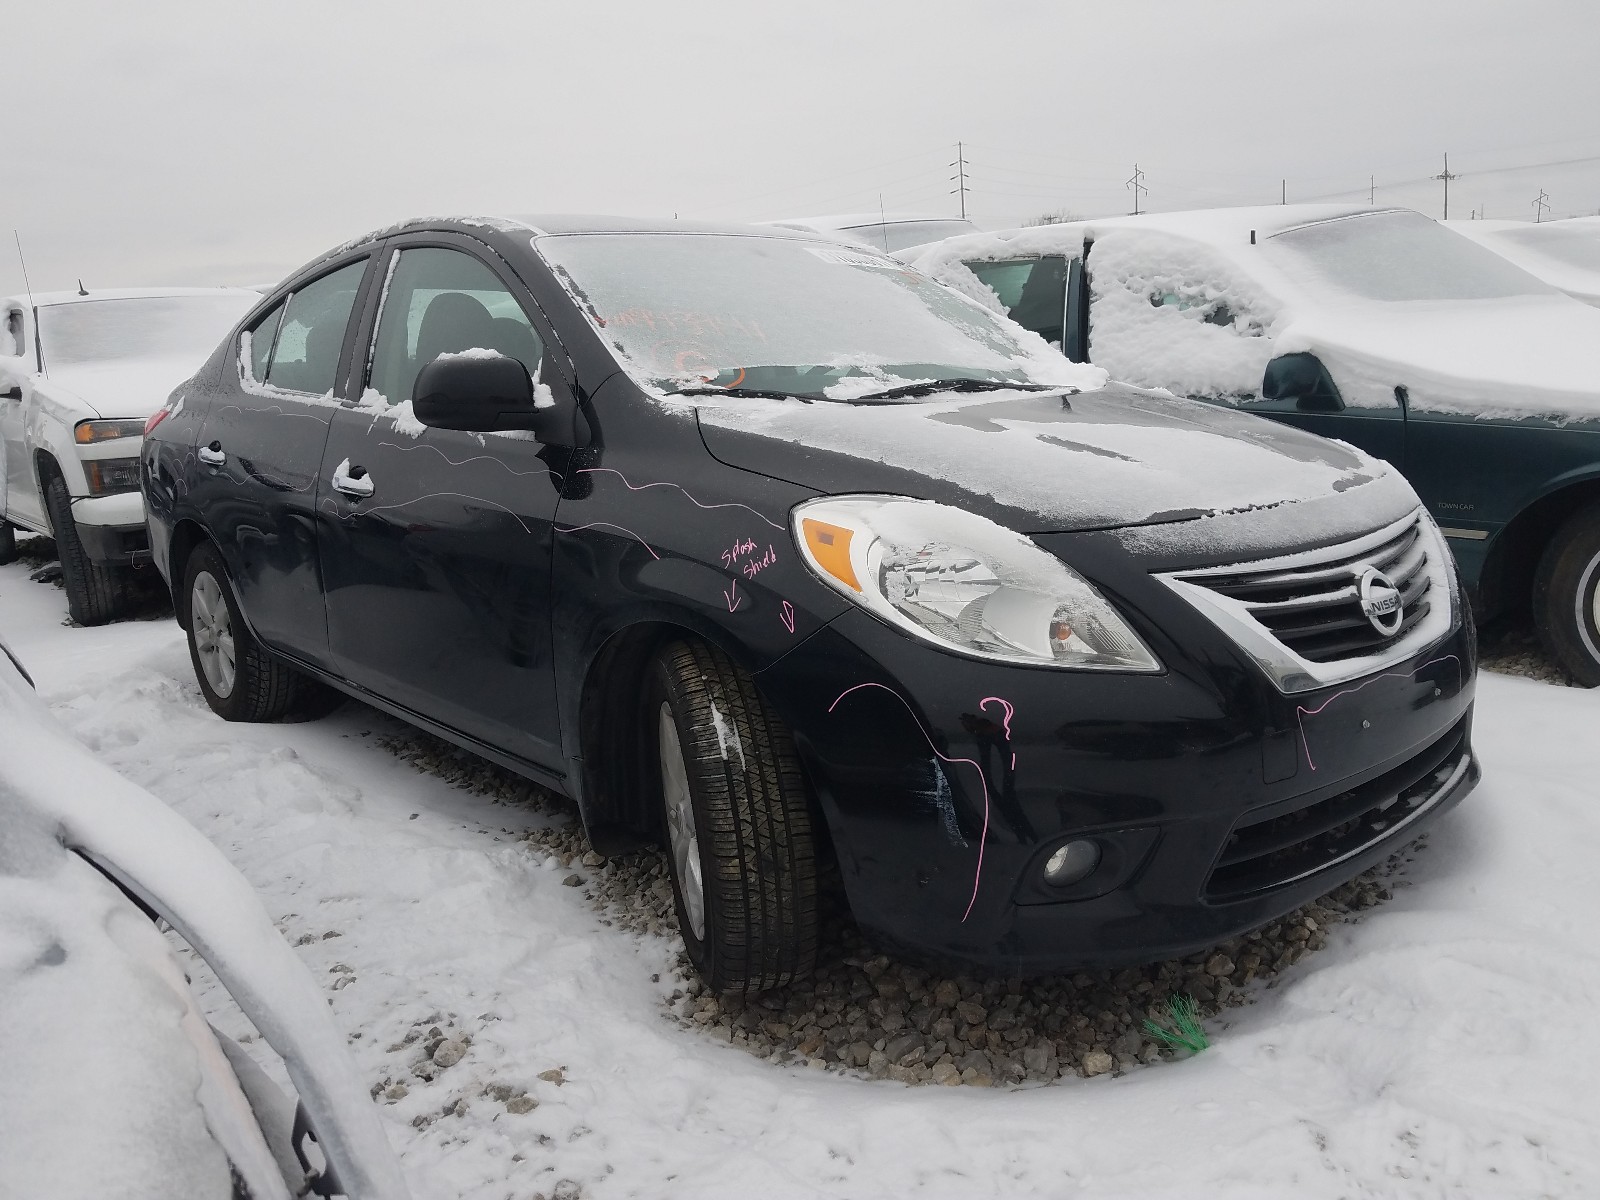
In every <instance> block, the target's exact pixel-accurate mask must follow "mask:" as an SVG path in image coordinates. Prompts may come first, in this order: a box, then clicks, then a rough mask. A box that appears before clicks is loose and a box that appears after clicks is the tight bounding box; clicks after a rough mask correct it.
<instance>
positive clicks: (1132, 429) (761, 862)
mask: <svg viewBox="0 0 1600 1200" xmlns="http://www.w3.org/2000/svg"><path fill="white" fill-rule="evenodd" d="M142 463H143V483H144V490H145V497H146V501H147V504H148V511H149V519H150V530H151V541H152V546H153V549H154V555H155V561H156V562H157V564H158V565H159V568H160V570H161V571H162V572H163V573H164V574H165V575H166V577H167V578H168V580H169V581H170V582H171V584H172V588H173V595H174V596H175V597H176V598H177V615H178V620H179V621H180V622H181V623H182V625H183V627H184V628H185V630H186V631H187V632H188V636H189V642H190V647H191V651H192V655H193V658H194V664H195V668H196V673H197V675H198V678H199V682H200V687H201V689H202V691H203V692H204V694H205V697H206V699H207V700H208V701H209V702H210V704H211V707H212V708H213V709H215V710H216V711H217V712H218V713H219V714H220V715H222V716H223V717H225V718H227V719H229V720H255V721H259V720H267V719H270V718H273V717H275V716H278V715H279V714H281V713H283V712H285V711H286V710H287V709H288V708H290V707H291V706H293V705H294V704H295V703H296V699H297V697H298V696H301V695H303V694H306V693H308V692H309V691H310V690H311V689H313V688H316V687H319V686H322V685H329V684H331V685H333V686H334V687H336V688H338V689H341V690H343V691H344V692H347V693H349V694H351V695H354V696H358V697H360V698H361V699H363V700H365V701H367V702H368V703H371V704H373V705H376V706H377V707H379V708H382V709H386V710H388V711H390V712H393V713H396V714H398V715H399V716H401V717H404V718H405V719H406V720H408V721H412V722H414V723H415V724H417V725H419V726H422V727H423V728H425V729H428V730H431V731H433V732H435V733H437V734H439V735H441V736H443V737H446V738H449V739H451V740H452V741H454V742H456V743H458V744H460V745H462V746H466V747H468V748H470V749H472V750H473V751H475V752H477V753H479V754H482V755H484V756H486V757H488V758H490V759H493V760H495V761H497V762H500V763H502V764H505V765H506V766H508V767H510V768H512V769H514V770H516V771H518V772H521V773H523V774H524V775H526V776H528V777H530V778H532V779H535V780H537V781H539V782H541V783H543V784H545V785H548V786H549V787H551V788H555V789H558V790H560V791H562V792H564V793H566V794H567V795H569V796H571V797H572V798H574V799H575V800H576V802H577V804H578V806H579V808H580V810H581V812H582V815H583V820H584V822H585V824H586V826H587V828H588V831H589V835H590V838H591V840H592V841H593V843H594V845H595V847H596V848H597V849H599V850H600V852H602V853H612V852H616V851H618V850H620V849H622V848H625V847H628V846H630V845H636V844H638V843H640V842H641V841H644V840H647V839H652V838H661V839H662V840H663V841H664V842H665V843H666V844H667V846H668V848H669V850H670V859H671V864H672V873H673V879H674V882H675V884H676V890H677V900H678V914H679V918H680V922H681V925H682V929H683V933H684V938H685V941H686V942H687V944H688V948H689V953H690V955H691V957H692V958H693V960H694V961H695V963H696V964H697V966H698V967H699V969H700V971H701V972H702V974H703V975H704V976H705V977H706V978H707V980H708V981H709V982H710V984H711V985H712V986H713V987H716V988H719V989H747V990H755V989H760V988H765V987H769V986H773V985H776V984H779V983H782V982H785V981H787V980H790V979H792V978H794V977H796V976H798V975H803V974H804V973H805V972H806V971H807V970H808V969H809V968H810V966H811V964H812V960H813V958H814V954H815V947H816V944H817V921H818V916H817V914H818V903H817V899H818V896H817V893H818V881H819V878H832V877H833V876H834V875H835V872H836V873H837V876H838V877H839V878H841V879H842V882H843V887H844V891H845V893H846V895H847V897H848V901H849V904H850V907H851V909H852V911H853V913H854V916H855V918H856V920H857V921H858V922H859V923H860V924H861V925H862V926H863V927H864V928H865V929H866V930H867V931H868V932H869V933H870V934H872V935H873V936H875V937H876V938H877V939H878V940H879V941H880V942H882V943H884V944H886V945H888V946H891V947H897V948H899V949H901V950H902V951H905V952H908V953H911V954H914V955H917V956H919V957H923V958H928V959H937V960H947V961H957V962H963V963H966V964H970V965H974V966H978V967H982V968H990V969H999V970H1005V971H1010V972H1017V973H1033V972H1040V971H1050V970H1057V969H1062V968H1066V967H1070V966H1076V965H1087V964H1094V963H1101V964H1106V963H1118V962H1135V961H1148V960H1152V959H1156V958H1159V957H1161V956H1165V955H1171V954H1177V953H1181V952H1188V951H1191V950H1196V949H1200V948H1203V947H1205V946H1207V945H1209V944H1212V943H1214V942H1216V941H1218V940H1221V939H1223V938H1226V937H1228V936H1230V935H1233V934H1235V933H1238V932H1241V931H1243V930H1246V929H1248V928H1251V927H1253V926H1255V925H1258V924H1261V923H1263V922H1266V921H1268V920H1271V919H1273V918H1276V917H1277V916H1279V915H1281V914H1283V913H1284V912H1287V911H1288V910H1290V909H1292V908H1294V907H1295V906H1297V905H1299V904H1301V903H1303V902H1304V901H1306V900H1308V899H1310V898H1312V897H1314V896H1316V895H1318V894H1320V893H1322V892H1325V891H1327V890H1328V889H1329V888H1331V887H1333V886H1334V885H1336V884H1338V883H1340V882H1341V881H1343V880H1344V879H1346V878H1348V877H1349V876H1351V875H1353V874H1355V873H1356V872H1358V871H1360V870H1362V869H1363V868H1365V867H1367V866H1369V865H1370V864H1372V863H1373V862H1375V861H1376V860H1378V859H1379V858H1381V857H1382V856H1384V855H1386V854H1388V853H1389V852H1391V851H1392V850H1393V849H1394V848H1395V847H1396V846H1397V845H1398V844H1399V843H1401V842H1403V841H1404V840H1406V839H1409V838H1410V837H1412V836H1414V835H1415V833H1416V832H1418V831H1419V830H1420V829H1422V828H1423V827H1424V825H1425V824H1426V823H1427V822H1429V821H1430V820H1431V819H1433V818H1434V817H1436V816H1438V815H1439V814H1440V813H1441V812H1443V811H1444V810H1445V809H1447V808H1449V807H1450V806H1451V805H1452V804H1454V803H1455V802H1456V801H1457V800H1459V799H1460V798H1461V796H1463V795H1464V794H1465V793H1466V792H1467V791H1468V790H1470V789H1471V787H1472V786H1473V784H1474V783H1475V781H1476V779H1477V766H1476V764H1475V761H1474V759H1473V756H1472V751H1471V743H1470V723H1471V713H1472V696H1473V684H1474V670H1475V663H1474V654H1475V647H1474V642H1473V634H1472V629H1471V625H1470V621H1469V618H1468V617H1467V615H1466V613H1465V611H1464V608H1463V605H1462V602H1461V599H1460V595H1459V591H1458V586H1457V580H1456V576H1455V572H1454V568H1453V566H1452V564H1451V558H1450V554H1449V551H1448V549H1447V548H1446V547H1445V545H1444V543H1443V541H1442V539H1441V538H1440V535H1439V531H1438V529H1437V528H1436V527H1435V525H1434V524H1433V522H1432V521H1431V520H1430V519H1429V517H1428V516H1427V514H1426V513H1425V512H1424V511H1423V510H1422V509H1421V508H1420V507H1419V505H1418V502H1417V498H1416V496H1415V494H1414V493H1413V492H1412V491H1411V489H1410V487H1409V486H1408V485H1407V484H1406V483H1405V482H1404V480H1403V479H1401V478H1400V477H1399V476H1398V475H1397V474H1396V473H1395V472H1394V471H1392V470H1391V469H1390V468H1389V467H1387V466H1386V465H1384V464H1383V463H1382V462H1379V461H1377V460H1375V459H1372V458H1369V457H1367V456H1366V455H1364V454H1362V453H1361V452H1360V451H1357V450H1354V449H1351V448H1350V447H1347V446H1343V445H1340V444H1336V443H1333V442H1328V441H1323V440H1322V439H1320V438H1317V437H1314V436H1312V435H1309V434H1306V433H1303V432H1301V431H1298V430H1295V429H1291V428H1286V427H1284V426H1281V425H1277V424H1273V423H1271V422H1267V421H1264V420H1261V419H1259V418H1257V417H1253V416H1248V415H1244V414H1240V413H1236V412H1229V411H1225V410H1220V409H1217V408H1214V407H1210V406H1207V405H1204V404H1199V403H1194V402H1191V401H1187V400H1181V399H1175V398H1173V397H1171V396H1169V395H1165V394H1161V393H1150V392H1143V391H1137V390H1135V389H1131V388H1127V387H1123V386H1120V385H1116V384H1110V383H1107V382H1106V378H1105V375H1104V372H1102V371H1101V370H1100V369H1099V368H1095V367H1089V366H1084V365H1079V364H1073V363H1070V362H1067V361H1066V360H1065V359H1063V358H1061V357H1060V356H1059V355H1057V354H1056V353H1055V352H1054V351H1052V350H1050V349H1049V348H1048V347H1047V345H1046V344H1045V343H1044V342H1043V341H1042V340H1039V339H1038V338H1036V337H1035V336H1034V335H1032V334H1028V333H1026V332H1024V331H1023V330H1021V329H1020V328H1019V327H1017V326H1015V325H1012V324H1011V323H1010V322H1008V321H1006V320H1005V319H1004V318H1002V317H999V316H997V315H994V314H992V313H990V312H988V311H987V310H984V309H982V308H981V307H979V306H978V305H977V304H975V303H974V302H972V301H969V300H967V299H965V298H964V297H962V296H959V295H957V294H956V293H954V292H952V291H949V290H948V289H945V288H943V287H940V286H938V285H937V284H935V283H933V282H932V281H930V280H929V279H927V278H926V277H925V276H923V275H921V274H919V273H917V272H915V271H913V270H910V269H908V268H906V267H904V266H903V265H901V264H900V263H898V262H896V261H894V260H892V259H889V258H887V257H884V256H881V255H879V254H878V253H877V252H876V251H873V250H871V249H870V248H866V247H845V246H842V245H840V244H839V243H837V242H832V241H829V240H827V239H826V238H824V237H821V236H817V235H813V234H809V233H805V232H796V231H789V230H781V229H774V228H753V227H715V226H698V225H694V224H690V223H687V222H642V221H634V220H618V219H598V218H586V219H575V218H569V217H551V218H542V219H530V220H529V221H527V222H520V221H507V220H500V219H495V220H476V219H451V220H434V221H417V222H411V223H407V224H403V225H399V226H396V227H394V228H392V229H388V230H385V231H382V232H379V233H374V234H371V235H369V236H367V237H363V238H360V239H358V240H357V241H354V242H352V243H350V244H348V245H346V246H343V247H340V248H339V249H338V250H336V251H333V252H332V253H330V254H328V255H325V256H324V257H322V258H320V259H318V260H317V261H315V262H314V263H312V264H310V265H309V266H307V267H305V268H304V269H303V270H301V271H300V272H298V273H297V274H295V275H294V276H293V277H291V278H290V279H289V280H288V281H287V282H285V283H284V284H282V285H280V286H279V287H278V288H277V289H276V290H275V291H274V292H273V293H271V294H270V295H269V296H267V297H266V298H265V299H263V301H262V302H261V304H260V305H259V306H258V307H257V308H256V309H255V310H254V311H253V312H252V313H251V314H250V316H249V317H248V318H247V319H246V320H245V321H244V322H243V324H242V325H241V326H240V328H239V329H238V330H237V331H236V332H235V333H234V334H233V335H232V336H231V337H229V339H228V340H227V341H226V342H225V343H224V344H223V345H222V346H221V347H219V348H218V350H217V351H216V353H215V354H214V355H213V356H212V357H211V359H210V360H209V361H208V362H207V363H206V365H205V366H204V367H203V368H202V369H201V370H200V371H199V373H198V374H196V375H195V376H194V378H193V379H191V380H189V381H188V382H187V383H185V384H184V385H183V386H181V387H180V388H179V389H178V390H177V391H176V392H174V394H173V396H172V398H171V400H170V401H169V403H168V407H167V408H166V409H165V410H163V412H162V413H159V414H157V415H156V416H155V417H152V418H151V423H150V425H149V427H148V428H147V430H146V435H145V447H144V453H143V457H142Z"/></svg>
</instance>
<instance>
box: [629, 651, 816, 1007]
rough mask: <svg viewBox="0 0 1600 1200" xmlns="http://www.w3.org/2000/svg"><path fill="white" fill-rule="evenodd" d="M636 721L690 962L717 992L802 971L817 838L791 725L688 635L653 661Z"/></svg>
mask: <svg viewBox="0 0 1600 1200" xmlns="http://www.w3.org/2000/svg"><path fill="white" fill-rule="evenodd" d="M644 718H645V719H644V721H643V726H644V728H643V734H644V741H645V745H646V752H647V754H648V755H649V757H650V758H653V759H654V761H655V766H656V771H655V773H654V774H655V778H657V779H659V780H660V800H661V816H662V822H663V824H664V825H665V826H666V834H667V837H666V840H667V849H668V853H669V859H670V865H671V871H672V883H673V890H674V893H675V895H676V900H677V910H678V924H679V926H680V928H681V929H682V931H683V940H684V944H685V946H686V947H687V949H688V952H689V958H690V960H691V961H692V962H693V963H694V965H695V968H696V969H697V970H698V971H699V972H700V975H701V977H702V978H704V979H705V981H706V982H707V984H709V985H710V987H711V988H712V989H713V990H714V991H718V992H750V993H753V992H760V991H765V990H766V989H768V988H772V987H778V986H781V985H782V984H786V983H789V982H791V981H793V980H795V979H797V978H802V977H804V976H806V975H808V974H810V972H811V970H812V967H813V966H814V964H815V961H816V953H817V872H816V843H815V839H814V835H813V832H812V826H811V810H810V806H809V805H808V803H807V800H806V789H805V782H804V779H803V778H802V776H801V773H800V763H799V759H798V756H797V755H796V754H795V749H794V741H793V739H792V738H791V737H790V735H789V731H788V729H787V728H786V727H785V726H784V724H783V723H782V722H781V721H780V720H779V719H778V717H777V716H776V714H774V713H773V712H772V711H771V710H770V709H769V708H768V707H767V705H766V702H765V701H764V700H763V699H762V698H761V695H760V693H759V692H757V690H756V686H755V681H754V680H752V679H751V678H750V676H749V675H748V674H746V673H745V672H744V671H741V670H740V669H739V668H738V667H737V666H736V665H735V664H734V663H733V661H732V660H731V659H729V658H728V657H727V655H725V654H723V653H722V652H721V651H720V650H718V649H716V648H715V647H712V646H708V645H705V644H703V643H690V642H675V643H673V644H672V645H669V646H668V647H667V648H666V649H665V650H663V651H662V653H661V654H660V655H659V656H658V657H657V658H656V661H655V664H654V668H653V670H652V672H651V680H650V688H649V692H648V699H647V701H646V704H645V714H644Z"/></svg>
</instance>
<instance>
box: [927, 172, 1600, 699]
mask: <svg viewBox="0 0 1600 1200" xmlns="http://www.w3.org/2000/svg"><path fill="white" fill-rule="evenodd" d="M905 257H906V258H907V260H908V261H911V262H914V263H915V264H916V265H917V266H918V267H920V268H921V269H923V270H925V271H927V272H928V273H930V274H932V275H934V276H935V277H936V278H938V279H941V280H943V281H944V282H946V283H948V284H950V285H951V286H953V287H955V288H958V289H960V290H962V291H964V292H965V293H966V294H968V295H970V296H972V297H974V298H976V299H978V300H979V301H980V302H983V303H985V304H987V305H988V306H989V307H991V308H993V309H996V310H997V311H1003V312H1007V313H1008V314H1009V315H1010V316H1011V318H1012V319H1013V320H1014V321H1016V322H1018V323H1019V324H1021V325H1023V326H1025V327H1026V328H1028V329H1030V330H1032V331H1034V332H1035V333H1038V334H1039V335H1040V336H1042V337H1044V338H1045V339H1046V340H1048V341H1050V342H1053V343H1054V344H1056V345H1058V346H1060V347H1061V348H1062V350H1063V351H1064V352H1065V353H1066V355H1067V357H1068V358H1070V359H1072V360H1074V361H1078V362H1089V361H1092V362H1094V363H1096V364H1098V365H1100V366H1102V367H1105V368H1106V369H1107V370H1108V371H1110V372H1111V374H1112V376H1113V377H1114V378H1118V379H1126V380H1128V381H1130V382H1133V383H1138V384H1142V385H1144V386H1146V387H1158V388H1166V389H1168V390H1170V391H1172V392H1175V393H1177V394H1178V395H1181V396H1188V397H1191V398H1195V399H1202V400H1208V401H1212V402H1214V403H1218V404H1225V405H1228V406H1231V407H1234V408H1238V409H1242V410H1244V411H1247V412H1252V413H1258V414H1260V415H1262V416H1266V417H1271V418H1273V419H1274V420H1278V421H1282V422H1284V423H1286V424H1290V425H1295V426H1298V427H1300V428H1301V429H1306V430H1309V431H1311V432H1313V433H1318V434H1322V435H1324V436H1326V437H1331V438H1338V439H1340V440H1341V441H1345V442H1349V443H1351V444H1353V445H1356V446H1359V447H1360V448H1361V449H1363V450H1365V451H1367V452H1368V453H1369V454H1373V455H1375V456H1377V457H1379V458H1383V459H1386V460H1388V461H1389V462H1391V463H1393V464H1394V465H1395V466H1396V467H1398V468H1399V469H1400V470H1401V471H1403V472H1404V473H1405V476H1406V478H1407V479H1408V480H1410V482H1411V484H1412V486H1413V487H1415V488H1416V490H1417V492H1418V494H1419V495H1420V496H1421V497H1422V500H1423V503H1425V504H1426V505H1427V506H1428V508H1429V510H1430V511H1431V512H1432V513H1433V515H1434V517H1435V518H1436V519H1437V520H1438V522H1439V524H1440V525H1441V526H1442V527H1443V529H1444V532H1445V536H1446V537H1448V538H1449V539H1450V544H1451V546H1452V548H1453V549H1454V551H1455V556H1456V559H1457V561H1458V562H1459V563H1460V564H1461V571H1462V575H1463V577H1464V578H1465V580H1466V582H1467V584H1468V586H1469V588H1471V589H1472V591H1473V598H1474V601H1475V604H1476V608H1477V611H1478V612H1479V614H1480V615H1481V616H1483V617H1485V618H1489V617H1493V616H1495V615H1497V614H1498V613H1501V612H1505V611H1515V610H1520V609H1527V608H1531V610H1532V615H1533V618H1534V622H1535V624H1536V626H1537V628H1538V630H1539V633H1540V636H1541V638H1542V639H1543V641H1544V642H1545V645H1546V647H1547V648H1548V649H1549V651H1550V653H1551V654H1552V655H1553V656H1554V657H1555V658H1556V659H1558V660H1559V661H1560V662H1561V664H1562V665H1563V666H1564V667H1565V668H1566V669H1567V671H1568V672H1570V673H1571V674H1572V675H1573V676H1574V677H1575V678H1577V679H1579V680H1581V681H1582V682H1584V683H1586V684H1589V685H1596V684H1600V312H1597V311H1596V310H1594V309H1593V308H1589V307H1587V306H1585V305H1583V304H1580V303H1579V302H1578V301H1576V300H1574V299H1572V298H1571V297H1570V296H1564V295H1562V294H1560V293H1559V292H1558V291H1556V290H1555V289H1554V288H1552V287H1550V286H1549V285H1547V284H1545V283H1542V282H1540V281H1539V280H1538V279H1535V278H1534V277H1533V276H1531V275H1529V274H1527V273H1526V272H1524V271H1522V270H1520V269H1519V268H1517V267H1516V266H1514V265H1512V264H1511V263H1509V262H1507V261H1506V260H1504V259H1502V258H1500V257H1497V256H1496V255H1493V254H1491V253H1489V252H1488V251H1486V250H1484V249H1483V248H1482V247H1480V246H1477V245H1475V244H1474V243H1473V242H1470V241H1468V240H1467V239H1466V238H1462V237H1458V236H1456V235H1455V234H1453V233H1451V232H1450V231H1449V230H1447V229H1445V228H1443V227H1442V226H1441V225H1440V224H1439V223H1438V222H1436V221H1433V220H1430V219H1429V218H1427V217H1424V216H1422V215H1421V214H1420V213H1415V212H1410V211H1408V210H1404V209H1356V210H1351V209H1346V208H1335V207H1331V206H1325V205H1292V204H1291V205H1286V206H1284V205H1279V206H1273V207H1269V208H1243V209H1216V210H1212V211H1206V212H1185V213H1150V214H1146V215H1144V216H1140V217H1114V218H1107V219H1105V220H1094V221H1080V222H1074V223H1071V224H1063V225H1049V226H1043V227H1040V228H1034V229H1019V230H1013V231H1010V232H1005V233H998V234H981V235H978V236H976V237H968V238H957V239H955V240H953V241H948V242H943V243H940V244H939V245H938V246H933V247H926V248H924V249H922V250H920V251H910V252H908V253H907V254H906V255H905Z"/></svg>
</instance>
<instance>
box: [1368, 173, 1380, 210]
mask: <svg viewBox="0 0 1600 1200" xmlns="http://www.w3.org/2000/svg"><path fill="white" fill-rule="evenodd" d="M1376 179H1377V176H1375V175H1368V176H1367V207H1368V208H1374V207H1376V206H1377V203H1378V202H1377V200H1375V199H1374V198H1373V197H1375V196H1376V195H1377V193H1378V185H1377V183H1376V182H1374V181H1375V180H1376Z"/></svg>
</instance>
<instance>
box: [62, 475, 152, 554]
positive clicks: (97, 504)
mask: <svg viewBox="0 0 1600 1200" xmlns="http://www.w3.org/2000/svg"><path fill="white" fill-rule="evenodd" d="M72 519H73V523H74V524H75V525H76V526H77V527H78V540H79V541H81V542H82V543H83V549H84V553H86V554H87V555H88V556H89V557H90V558H92V559H94V560H95V561H96V562H103V563H108V564H110V565H112V566H126V565H128V564H130V563H143V562H148V561H149V559H150V534H149V531H148V530H146V528H145V521H144V497H143V496H141V495H140V494H139V493H138V492H115V493H113V494H112V495H109V496H74V497H73V499H72Z"/></svg>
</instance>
